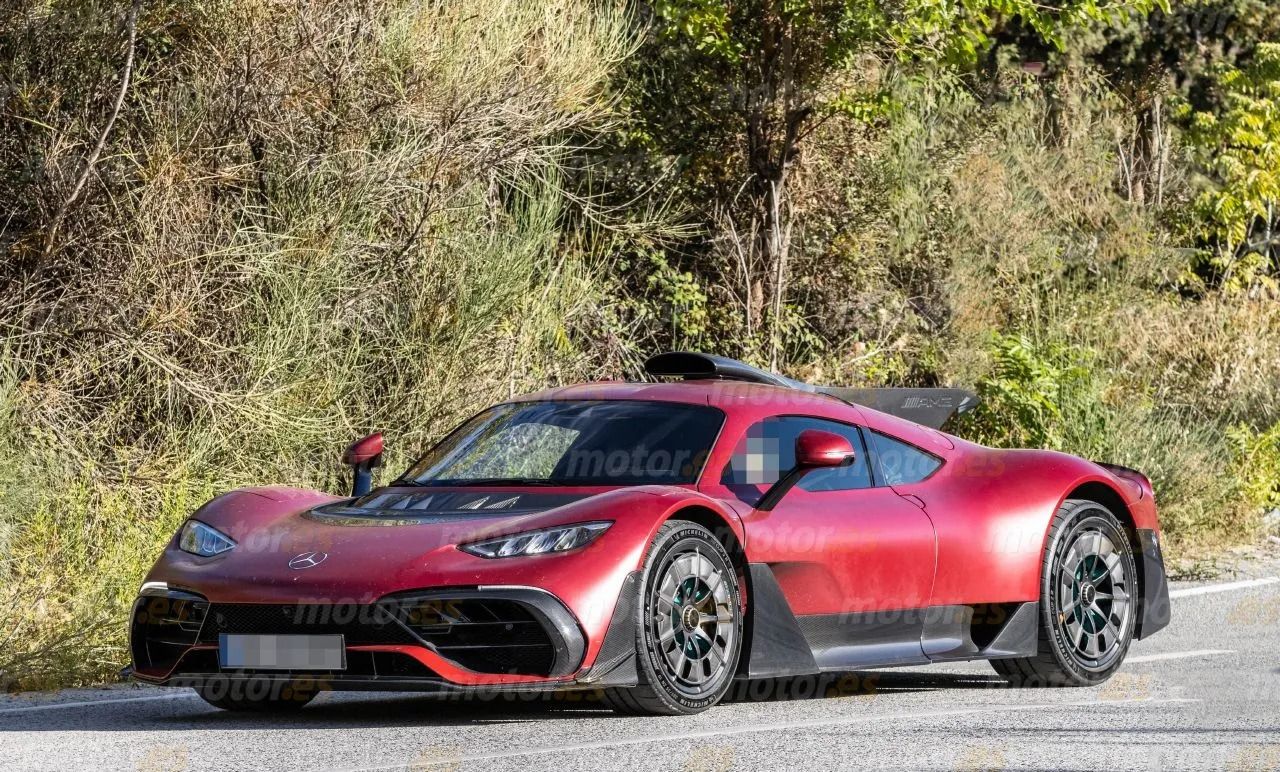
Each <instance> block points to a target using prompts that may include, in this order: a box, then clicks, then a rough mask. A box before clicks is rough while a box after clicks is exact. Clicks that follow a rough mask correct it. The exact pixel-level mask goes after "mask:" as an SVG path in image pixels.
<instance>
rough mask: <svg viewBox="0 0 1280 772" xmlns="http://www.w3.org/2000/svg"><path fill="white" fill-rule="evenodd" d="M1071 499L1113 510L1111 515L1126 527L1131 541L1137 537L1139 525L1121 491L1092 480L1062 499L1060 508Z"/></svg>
mask: <svg viewBox="0 0 1280 772" xmlns="http://www.w3.org/2000/svg"><path fill="white" fill-rule="evenodd" d="M1071 499H1083V500H1085V501H1092V502H1094V503H1096V504H1101V505H1102V506H1104V507H1106V508H1107V509H1109V510H1111V514H1113V515H1115V516H1116V518H1117V519H1118V520H1119V521H1120V524H1121V525H1123V526H1124V527H1125V531H1126V532H1127V535H1128V536H1129V539H1130V540H1132V539H1133V538H1134V537H1135V535H1136V532H1135V529H1136V528H1137V525H1136V521H1135V520H1134V517H1133V512H1132V511H1130V509H1129V505H1128V504H1127V503H1125V500H1124V497H1123V496H1122V495H1121V494H1120V491H1118V490H1116V489H1115V488H1114V487H1112V486H1110V485H1108V484H1107V483H1105V482H1102V481H1101V480H1090V481H1089V482H1086V483H1083V484H1081V485H1077V486H1076V487H1075V488H1073V489H1072V490H1071V491H1070V492H1069V493H1068V494H1067V495H1066V496H1064V497H1063V498H1062V502H1060V503H1059V506H1061V505H1062V504H1063V503H1066V502H1067V501H1070V500H1071Z"/></svg>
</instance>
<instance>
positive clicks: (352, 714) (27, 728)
mask: <svg viewBox="0 0 1280 772" xmlns="http://www.w3.org/2000/svg"><path fill="white" fill-rule="evenodd" d="M1005 686H1007V685H1006V684H1005V683H1004V682H1003V681H1002V680H1000V679H999V678H998V677H996V676H994V675H990V676H988V675H976V674H954V673H936V674H934V673H920V672H892V671H889V672H884V671H879V672H876V671H868V672H858V673H837V674H823V675H821V676H815V677H808V678H787V679H768V680H759V681H749V682H739V683H735V684H734V686H733V688H732V689H731V691H730V693H729V694H728V695H727V696H726V698H725V703H727V704H733V703H761V702H793V701H813V700H827V699H839V698H841V697H851V696H857V695H870V694H874V695H879V696H889V695H893V694H899V693H903V694H905V693H911V692H921V691H933V690H940V689H980V688H1002V687H1005ZM143 696H156V697H160V699H155V700H147V699H144V700H136V699H129V698H125V699H123V700H116V701H113V700H112V699H110V698H108V699H104V700H103V701H102V702H100V703H98V704H93V705H83V704H81V705H80V706H78V707H67V708H56V709H37V710H31V711H16V712H12V713H6V714H3V715H0V734H3V733H5V732H69V731H81V732H83V731H91V732H93V731H112V732H115V731H137V730H139V729H145V730H148V731H189V730H192V729H214V730H244V729H251V730H264V729H265V730H289V729H295V728H296V729H323V728H331V729H347V728H379V727H396V726H413V727H422V726H441V727H445V726H460V725H481V724H510V723H527V722H537V721H546V720H570V721H572V720H579V719H590V718H602V717H610V716H613V715H614V714H612V713H611V712H610V711H609V709H608V708H607V707H606V706H605V705H604V704H603V702H602V700H601V697H600V694H599V693H597V692H590V691H583V692H562V693H557V694H543V695H511V694H504V695H489V696H482V697H466V698H457V697H448V698H442V697H437V696H431V695H417V694H409V693H404V692H394V693H386V694H380V695H379V694H368V693H366V694H361V695H352V694H350V693H345V694H340V693H334V694H326V695H322V696H321V697H320V698H319V699H317V700H316V701H315V702H314V703H312V704H311V705H308V706H307V707H306V708H304V709H303V710H300V711H297V712H292V713H283V714H282V713H233V712H227V711H221V710H217V709H215V708H212V707H210V706H208V705H206V704H205V703H204V702H203V701H201V700H200V699H199V698H197V697H195V695H191V696H190V697H189V698H188V697H186V696H185V695H181V694H180V693H179V694H175V696H174V698H173V699H164V698H163V697H164V696H167V695H165V694H164V693H161V692H158V690H156V691H154V692H153V690H151V689H147V690H146V693H145V694H144V695H143Z"/></svg>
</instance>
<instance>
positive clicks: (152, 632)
mask: <svg viewBox="0 0 1280 772" xmlns="http://www.w3.org/2000/svg"><path fill="white" fill-rule="evenodd" d="M208 610H209V604H208V603H206V602H205V601H202V600H195V599H190V598H170V597H165V596H159V595H144V596H142V597H140V598H138V600H137V602H135V603H134V604H133V619H132V623H131V625H130V629H129V647H130V650H131V652H130V653H131V654H132V655H133V666H134V668H135V669H136V670H139V671H141V672H144V673H154V674H164V673H167V672H169V671H170V670H171V669H172V668H173V666H174V665H176V664H177V662H178V659H179V658H180V657H181V656H182V654H183V652H185V651H186V650H187V649H189V648H190V647H191V646H192V645H194V644H195V643H196V638H197V636H198V635H199V633H200V628H201V626H202V625H203V623H204V620H205V618H206V616H207V614H208Z"/></svg>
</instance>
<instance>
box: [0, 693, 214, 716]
mask: <svg viewBox="0 0 1280 772" xmlns="http://www.w3.org/2000/svg"><path fill="white" fill-rule="evenodd" d="M198 696H199V695H198V694H196V693H195V692H188V691H182V692H179V693H177V694H151V695H147V696H146V697H123V698H121V699H118V700H111V699H106V700H83V701H80V702H50V703H45V704H43V705H24V706H23V707H21V708H0V713H28V712H32V711H37V710H57V709H59V708H92V707H98V706H100V705H118V704H120V703H122V702H154V701H157V700H179V699H186V698H188V697H198Z"/></svg>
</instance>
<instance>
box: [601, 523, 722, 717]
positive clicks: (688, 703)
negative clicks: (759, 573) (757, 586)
mask: <svg viewBox="0 0 1280 772" xmlns="http://www.w3.org/2000/svg"><path fill="white" fill-rule="evenodd" d="M639 600H640V603H639V607H640V614H639V619H638V620H637V628H638V629H637V631H636V647H637V657H638V665H637V667H636V672H637V674H638V676H639V684H638V685H637V686H636V687H635V688H630V689H610V690H608V691H607V692H606V699H607V700H608V702H609V704H610V705H611V706H612V707H613V708H614V709H615V710H619V711H622V712H627V713H651V714H679V713H697V712H699V711H702V710H706V709H707V708H709V707H711V706H712V705H714V704H716V702H718V701H719V700H720V698H721V697H722V696H724V693H725V691H726V690H728V688H729V685H730V683H731V681H732V680H733V673H734V670H735V669H736V668H737V665H738V653H739V650H740V648H741V644H740V642H741V638H742V612H741V607H740V603H741V600H740V593H739V590H738V577H737V574H736V573H735V571H734V569H733V563H732V562H731V561H730V559H729V555H728V554H727V553H726V552H725V550H724V547H723V546H721V544H720V542H718V541H717V540H716V538H715V537H714V536H713V535H712V534H711V532H709V531H708V530H707V529H705V528H703V527H702V526H700V525H698V524H696V523H690V522H686V521H679V520H673V521H670V522H668V523H666V524H664V525H663V526H662V528H661V529H659V531H658V535H657V536H656V537H655V538H654V542H653V546H652V547H651V548H650V550H649V555H648V557H647V559H646V561H645V569H644V578H643V581H642V582H641V586H640V598H639Z"/></svg>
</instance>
